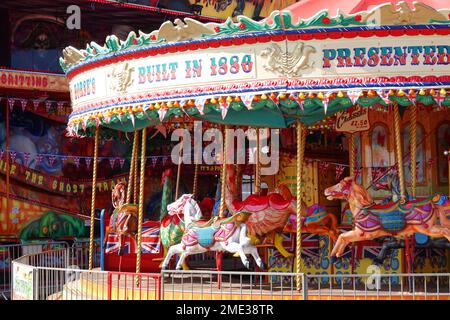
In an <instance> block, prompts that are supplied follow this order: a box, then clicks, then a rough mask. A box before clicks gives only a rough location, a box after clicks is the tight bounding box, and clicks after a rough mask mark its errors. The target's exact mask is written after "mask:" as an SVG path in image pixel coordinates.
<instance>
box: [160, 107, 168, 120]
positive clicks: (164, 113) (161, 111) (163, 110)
mask: <svg viewBox="0 0 450 320" xmlns="http://www.w3.org/2000/svg"><path fill="white" fill-rule="evenodd" d="M166 113H167V110H166V109H163V108H161V109H159V110H158V114H159V121H161V122H162V121H163V119H164V117H165V116H166Z"/></svg>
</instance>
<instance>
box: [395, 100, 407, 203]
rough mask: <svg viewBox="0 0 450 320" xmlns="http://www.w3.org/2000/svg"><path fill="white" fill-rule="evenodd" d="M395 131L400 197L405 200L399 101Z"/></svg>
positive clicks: (396, 106)
mask: <svg viewBox="0 0 450 320" xmlns="http://www.w3.org/2000/svg"><path fill="white" fill-rule="evenodd" d="M394 133H395V156H396V158H397V166H398V177H399V180H400V198H401V201H402V202H405V200H406V192H405V175H404V171H403V157H402V140H401V136H400V112H399V110H398V103H394Z"/></svg>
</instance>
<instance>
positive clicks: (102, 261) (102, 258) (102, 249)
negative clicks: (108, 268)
mask: <svg viewBox="0 0 450 320" xmlns="http://www.w3.org/2000/svg"><path fill="white" fill-rule="evenodd" d="M104 216H105V209H102V211H101V212H100V269H101V270H102V271H104V270H105V243H104V241H103V239H104V238H105V223H104V221H103V218H104Z"/></svg>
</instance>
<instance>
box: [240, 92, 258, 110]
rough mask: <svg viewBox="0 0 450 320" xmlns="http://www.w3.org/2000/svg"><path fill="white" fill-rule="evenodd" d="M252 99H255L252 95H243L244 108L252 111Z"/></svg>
mask: <svg viewBox="0 0 450 320" xmlns="http://www.w3.org/2000/svg"><path fill="white" fill-rule="evenodd" d="M254 98H255V94H253V93H250V94H245V95H244V96H243V97H242V102H243V103H244V105H245V107H246V108H247V109H248V110H251V109H252V102H253V99H254Z"/></svg>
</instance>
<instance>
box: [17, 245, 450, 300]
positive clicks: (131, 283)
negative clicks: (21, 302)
mask: <svg viewBox="0 0 450 320" xmlns="http://www.w3.org/2000/svg"><path fill="white" fill-rule="evenodd" d="M81 248H84V249H80V248H78V247H70V248H66V249H58V250H52V251H47V252H42V253H34V254H28V255H25V256H22V257H20V258H18V259H16V260H14V261H13V272H14V277H13V280H14V285H13V297H14V298H15V299H35V300H49V299H51V300H141V299H142V300H159V299H166V300H189V299H197V300H198V299H201V300H208V299H211V300H212V299H214V300H222V299H223V300H249V299H250V300H307V299H330V300H341V299H358V300H363V299H367V300H371V299H372V300H374V299H389V300H400V299H401V300H410V299H415V300H416V299H442V300H443V299H445V300H448V299H450V273H439V274H438V273H416V274H379V273H372V274H334V275H328V274H303V273H281V272H239V271H211V270H192V271H182V270H162V271H161V273H154V274H147V273H140V274H136V273H125V272H108V271H100V270H91V271H88V270H81V269H79V265H80V266H81V265H84V264H85V262H86V261H87V260H86V259H87V258H86V257H87V255H88V246H86V247H83V246H81ZM80 250H81V251H83V250H84V252H81V253H80ZM77 263H78V264H79V265H78V264H77ZM98 263H99V261H98V260H97V261H96V264H95V265H96V266H98ZM16 272H17V274H15V273H16ZM297 281H299V283H298V286H297Z"/></svg>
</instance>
